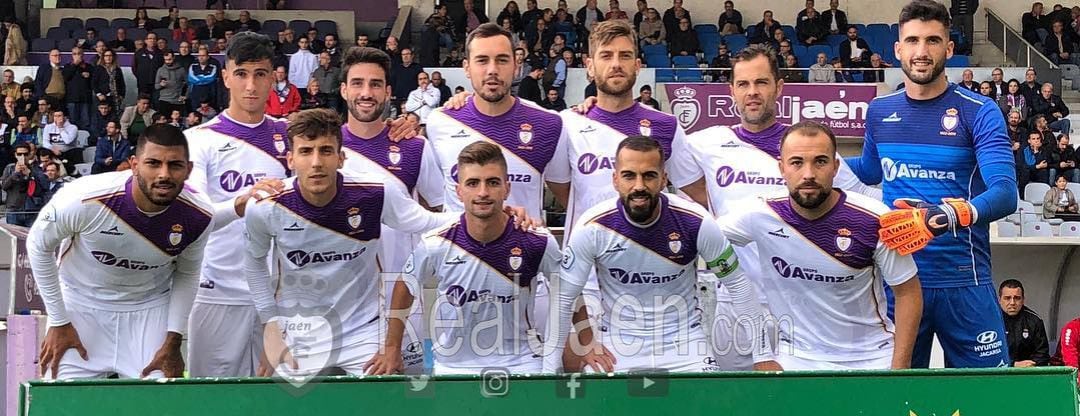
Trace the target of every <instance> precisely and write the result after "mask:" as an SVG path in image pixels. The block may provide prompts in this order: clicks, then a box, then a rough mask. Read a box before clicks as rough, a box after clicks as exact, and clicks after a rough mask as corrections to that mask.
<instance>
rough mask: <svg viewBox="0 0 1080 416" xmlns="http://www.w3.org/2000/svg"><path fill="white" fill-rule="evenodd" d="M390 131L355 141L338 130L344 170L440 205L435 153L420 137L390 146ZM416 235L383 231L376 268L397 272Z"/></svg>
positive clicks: (440, 187) (343, 128)
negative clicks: (392, 184) (377, 178)
mask: <svg viewBox="0 0 1080 416" xmlns="http://www.w3.org/2000/svg"><path fill="white" fill-rule="evenodd" d="M389 131H390V130H389V128H386V129H383V131H381V132H380V133H379V134H378V135H376V136H375V137H371V138H363V137H358V136H356V135H355V134H352V132H350V131H349V127H348V125H345V126H342V127H341V137H342V150H343V151H344V152H345V169H348V170H351V171H353V172H368V173H377V174H382V175H384V176H385V177H386V180H387V181H396V182H397V183H398V184H399V185H401V187H403V188H405V191H406V192H408V193H409V195H412V196H413V197H414V198H415V197H416V196H420V197H423V198H424V201H425V202H427V204H428V206H430V207H437V206H440V205H442V204H443V188H442V187H443V183H442V173H441V172H440V171H439V164H438V162H436V160H435V152H434V151H433V150H432V148H431V145H430V144H429V143H428V142H427V140H426V139H424V138H423V137H413V138H409V139H404V140H401V141H399V142H397V143H395V142H391V141H390V137H389V135H388V133H389ZM419 239H420V237H419V235H418V234H411V233H403V232H400V231H396V230H394V229H392V228H390V227H385V226H384V227H383V230H382V235H381V236H380V237H379V241H380V244H381V247H380V252H379V265H380V266H382V270H383V271H384V272H395V273H396V272H400V271H401V266H402V265H404V264H405V260H406V259H408V258H409V253H410V252H411V251H412V248H413V247H415V246H416V243H417V242H419Z"/></svg>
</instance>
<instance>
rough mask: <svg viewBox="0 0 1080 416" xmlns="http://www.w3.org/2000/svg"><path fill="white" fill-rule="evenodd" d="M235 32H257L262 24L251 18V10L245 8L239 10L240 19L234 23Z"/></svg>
mask: <svg viewBox="0 0 1080 416" xmlns="http://www.w3.org/2000/svg"><path fill="white" fill-rule="evenodd" d="M234 26H235V30H236V31H237V32H258V31H259V29H262V25H261V24H259V21H258V20H255V19H252V18H251V12H249V11H247V10H241V11H240V19H238V20H237V21H236V23H235V24H234Z"/></svg>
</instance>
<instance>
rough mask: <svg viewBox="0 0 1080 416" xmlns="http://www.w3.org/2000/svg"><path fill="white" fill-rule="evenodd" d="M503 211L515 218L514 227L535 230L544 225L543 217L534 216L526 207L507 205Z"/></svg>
mask: <svg viewBox="0 0 1080 416" xmlns="http://www.w3.org/2000/svg"><path fill="white" fill-rule="evenodd" d="M503 212H505V213H506V215H509V216H510V217H511V218H513V220H514V227H516V228H517V229H519V230H522V231H528V230H535V229H537V228H540V227H543V226H544V219H543V218H532V217H530V216H529V214H528V213H526V212H525V208H522V207H512V206H509V205H506V206H504V207H503Z"/></svg>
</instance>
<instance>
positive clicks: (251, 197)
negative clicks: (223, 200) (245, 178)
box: [215, 178, 285, 228]
mask: <svg viewBox="0 0 1080 416" xmlns="http://www.w3.org/2000/svg"><path fill="white" fill-rule="evenodd" d="M284 189H285V182H284V181H282V180H281V179H278V178H264V179H260V180H259V181H258V182H256V183H255V185H252V186H251V188H250V189H248V191H247V192H246V193H244V194H243V195H240V196H237V197H236V198H235V199H234V200H233V210H234V211H236V215H237V217H239V218H243V217H244V212H245V211H246V210H247V206H248V201H256V202H258V201H261V200H263V199H266V198H269V197H272V196H274V195H277V194H279V193H281V191H282V190H284ZM225 225H227V224H221V225H217V224H215V228H218V227H220V226H225Z"/></svg>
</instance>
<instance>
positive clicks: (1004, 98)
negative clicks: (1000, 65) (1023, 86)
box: [998, 78, 1029, 118]
mask: <svg viewBox="0 0 1080 416" xmlns="http://www.w3.org/2000/svg"><path fill="white" fill-rule="evenodd" d="M998 105H1000V106H1001V112H1002V113H1004V114H1005V115H1006V116H1008V115H1009V112H1010V111H1012V110H1013V109H1016V110H1017V111H1020V116H1021V118H1027V115H1028V110H1029V108H1028V105H1027V100H1026V99H1025V98H1024V94H1021V93H1020V81H1018V80H1016V79H1015V78H1014V79H1010V80H1009V86H1008V89H1007V91H1006V92H1005V94H1002V95H1001V98H1000V99H999V100H998Z"/></svg>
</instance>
